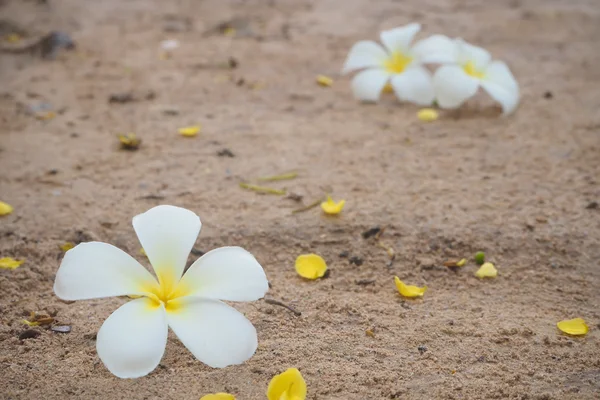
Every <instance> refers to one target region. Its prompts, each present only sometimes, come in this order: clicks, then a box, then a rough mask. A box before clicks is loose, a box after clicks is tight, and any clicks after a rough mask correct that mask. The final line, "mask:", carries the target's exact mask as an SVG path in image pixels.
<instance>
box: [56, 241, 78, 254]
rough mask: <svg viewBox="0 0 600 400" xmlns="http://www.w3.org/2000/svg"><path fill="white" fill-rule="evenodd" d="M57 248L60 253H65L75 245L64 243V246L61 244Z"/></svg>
mask: <svg viewBox="0 0 600 400" xmlns="http://www.w3.org/2000/svg"><path fill="white" fill-rule="evenodd" d="M59 247H60V249H61V250H62V251H64V252H67V251H69V250H71V249H72V248H73V247H75V243H73V242H65V243H64V244H61V245H60V246H59Z"/></svg>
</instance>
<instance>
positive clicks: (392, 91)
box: [383, 82, 394, 93]
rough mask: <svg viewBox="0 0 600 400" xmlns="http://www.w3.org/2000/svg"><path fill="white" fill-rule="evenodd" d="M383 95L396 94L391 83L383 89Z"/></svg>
mask: <svg viewBox="0 0 600 400" xmlns="http://www.w3.org/2000/svg"><path fill="white" fill-rule="evenodd" d="M383 93H394V88H393V87H392V84H391V83H389V82H388V83H386V84H385V86H384V87H383Z"/></svg>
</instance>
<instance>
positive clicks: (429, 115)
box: [417, 108, 439, 122]
mask: <svg viewBox="0 0 600 400" xmlns="http://www.w3.org/2000/svg"><path fill="white" fill-rule="evenodd" d="M438 117H439V115H438V112H437V111H436V110H434V109H433V108H422V109H420V110H419V111H418V112H417V118H419V119H420V120H421V121H423V122H432V121H435V120H436V119H438Z"/></svg>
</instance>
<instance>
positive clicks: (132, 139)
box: [118, 133, 142, 150]
mask: <svg viewBox="0 0 600 400" xmlns="http://www.w3.org/2000/svg"><path fill="white" fill-rule="evenodd" d="M118 137H119V142H121V148H123V149H125V150H137V149H138V147H140V144H141V143H142V140H141V139H138V138H137V137H136V136H135V133H127V134H125V135H119V136H118Z"/></svg>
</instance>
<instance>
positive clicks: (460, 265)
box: [456, 258, 467, 267]
mask: <svg viewBox="0 0 600 400" xmlns="http://www.w3.org/2000/svg"><path fill="white" fill-rule="evenodd" d="M466 263H467V259H466V258H463V259H462V260H460V261H459V262H457V263H456V266H457V267H463V266H464V265H465V264H466Z"/></svg>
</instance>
